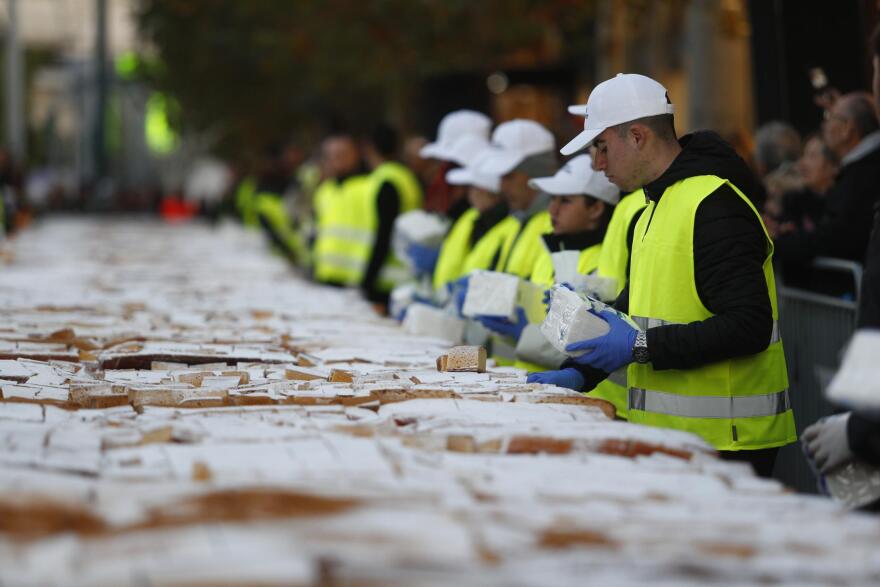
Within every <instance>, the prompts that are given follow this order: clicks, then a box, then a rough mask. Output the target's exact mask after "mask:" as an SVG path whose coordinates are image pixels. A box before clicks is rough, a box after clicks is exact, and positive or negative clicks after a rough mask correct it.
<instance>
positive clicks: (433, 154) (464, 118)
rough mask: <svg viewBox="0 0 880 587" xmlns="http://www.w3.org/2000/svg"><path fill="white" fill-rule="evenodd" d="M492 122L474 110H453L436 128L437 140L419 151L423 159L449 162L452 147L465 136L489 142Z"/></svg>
mask: <svg viewBox="0 0 880 587" xmlns="http://www.w3.org/2000/svg"><path fill="white" fill-rule="evenodd" d="M491 130H492V120H491V119H490V118H489V117H488V116H486V115H485V114H483V113H481V112H477V111H475V110H455V111H454V112H450V113H449V114H447V115H446V116H444V117H443V120H441V121H440V126H438V127H437V140H436V141H434V142H433V143H428V144H427V145H425V146H424V147H422V149H421V150H420V151H419V155H421V156H422V158H424V159H441V160H443V161H451V160H453V159H452V154H451V152H450V148H451V147H452V145H453V144H454V143H455V141H457V140H458V139H460V138H461V137H463V136H465V135H476V136H477V137H482V138H483V139H485V140H489V132H490V131H491Z"/></svg>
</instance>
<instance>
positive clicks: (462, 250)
mask: <svg viewBox="0 0 880 587" xmlns="http://www.w3.org/2000/svg"><path fill="white" fill-rule="evenodd" d="M488 147H489V140H488V138H487V137H484V136H481V135H480V134H470V133H466V134H464V135H463V136H461V137H459V139H458V140H456V141H453V142H452V145H451V146H448V147H446V148H445V153H446V155H445V156H448V157H449V159H450V160H451V161H454V162H456V163H458V164H460V165H466V164H467V163H468V162H471V163H473V161H474V158H475V157H477V156H478V155H479V154H480V153H481V152H483V151H485V150H486V149H487V148H488ZM460 170H461V168H455V169H451V170H448V171H447V172H446V176H445V177H444V178H443V179H444V181H445V182H446V183H447V184H448V185H450V186H453V187H456V188H460V189H462V191H463V192H464V196H463V200H464V201H465V202H466V203H467V202H468V195H467V191H466V190H467V184H466V183H461V182H458V183H456V182H450V181H449V179H448V176H450V174H452V173H454V172H458V171H460ZM494 179H495V183H498V178H497V177H496V178H494ZM495 191H496V192H497V191H498V190H497V189H495ZM479 215H480V212H479V211H478V210H476V209H474V208H473V207H471V204H469V203H468V209H467V210H466V211H465V212H464V213H463V214H461V215H460V216H458V218H456V219H455V220H453V223H452V226H451V228H450V229H449V232H448V233H447V235H446V238H445V239H444V244H443V246H442V247H441V248H432V247H428V246H426V245H422V244H418V243H412V244H410V246H409V248H408V249H407V256H408V257H409V258H410V260H411V261H412V263H413V266H414V267H415V270H416V273H417V274H420V275H430V276H432V283H433V287H434V290H435V291H441V292H442V291H444V290H445V286H446V284H447V283H450V282H452V281H455V280H456V279H458V277H459V276H460V273H459V270H460V268H461V264H462V262H463V260H464V257H465V255H466V253H467V251H468V250H470V246H469V245H468V240H469V238H470V237H469V236H468V235H470V234H471V232H472V231H473V227H474V222H476V221H477V218H478V217H479Z"/></svg>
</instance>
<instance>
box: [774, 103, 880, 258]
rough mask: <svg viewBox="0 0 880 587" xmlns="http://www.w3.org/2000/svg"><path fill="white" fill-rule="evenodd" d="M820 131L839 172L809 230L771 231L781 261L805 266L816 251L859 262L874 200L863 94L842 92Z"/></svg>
mask: <svg viewBox="0 0 880 587" xmlns="http://www.w3.org/2000/svg"><path fill="white" fill-rule="evenodd" d="M822 135H823V137H824V139H825V143H826V144H827V145H828V147H829V148H830V149H831V150H832V151H833V152H834V153H835V154H836V155H837V156H838V157H840V165H841V167H840V171H839V172H838V174H837V178H836V180H835V184H834V186H833V187H832V188H831V189H830V190H829V191H828V194H827V195H826V197H825V210H824V212H823V214H822V217H821V219H820V220H819V223H818V225H817V226H816V229H815V230H814V231H807V230H803V229H799V230H794V231H791V232H787V233H785V234H783V233H782V231H781V230H780V229H779V228H778V227H774V228H776V229H777V230H776V231H775V232H774V233H773V236H774V238H776V252H777V255H778V258H779V260H780V262H781V263H782V264H783V266H784V265H789V264H800V265H807V264H809V263H810V262H812V260H813V259H814V258H815V257H817V256H820V255H825V256H830V257H839V258H843V259H850V260H853V261H858V262H863V261H864V260H865V251H866V249H867V246H868V237H869V235H870V232H871V224H872V219H873V209H874V204H875V203H876V202H877V200H878V198H880V189H878V186H880V123H878V120H877V112H876V110H875V108H874V103H873V101H872V99H871V97H870V96H869V95H868V94H866V93H861V92H857V93H851V94H846V95H844V96H842V97H841V98H840V99H838V100H837V101H836V102H835V103H834V105H833V106H832V107H831V108H830V109H829V110H827V111H826V114H825V122H824V124H823V127H822Z"/></svg>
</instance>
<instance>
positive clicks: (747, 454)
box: [718, 447, 779, 478]
mask: <svg viewBox="0 0 880 587" xmlns="http://www.w3.org/2000/svg"><path fill="white" fill-rule="evenodd" d="M777 454H779V448H778V447H777V448H762V449H759V450H719V451H718V456H720V457H721V458H722V459H723V460H725V461H741V462H746V463H749V464H751V465H752V469H754V471H755V474H756V475H757V476H758V477H764V478H770V477H772V476H773V466H774V465H775V464H776V455H777Z"/></svg>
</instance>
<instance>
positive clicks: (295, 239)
mask: <svg viewBox="0 0 880 587" xmlns="http://www.w3.org/2000/svg"><path fill="white" fill-rule="evenodd" d="M254 209H255V211H256V214H257V217H258V218H261V219H263V221H264V222H266V224H268V225H269V226H270V227H271V229H272V232H273V233H274V234H275V235H276V236H277V237H278V239H279V241H280V242H279V243H277V244H278V246H280V247H282V249H283V250H282V251H281V253H283V254H284V255H285V256H287V257H289V258H290V259H292V260H295V261H296V263H297V264H299V265H305V264H306V263H307V251H306V246H305V243H304V242H303V239H302V236H301V235H300V233H299V231H298V230H296V228H294V226H293V223H292V222H291V219H290V216H289V215H288V214H287V209H286V208H285V207H284V199H283V198H282V196H281V194H276V193H272V192H260V193H258V194H257V195H256V201H255V206H254Z"/></svg>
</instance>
